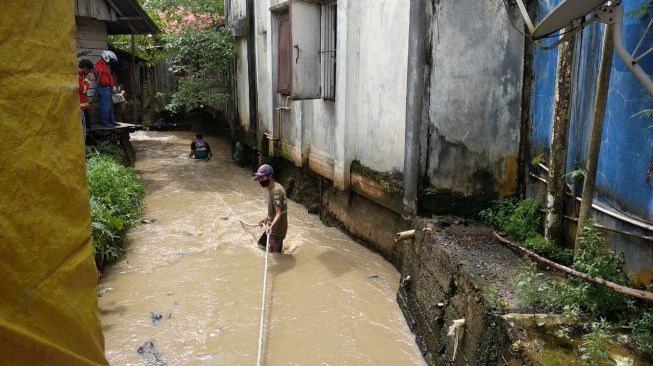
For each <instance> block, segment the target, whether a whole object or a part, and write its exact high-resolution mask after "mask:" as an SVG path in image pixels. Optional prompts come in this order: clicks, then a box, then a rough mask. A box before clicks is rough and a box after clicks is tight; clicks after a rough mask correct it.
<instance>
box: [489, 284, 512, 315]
mask: <svg viewBox="0 0 653 366" xmlns="http://www.w3.org/2000/svg"><path fill="white" fill-rule="evenodd" d="M487 300H488V302H489V303H490V306H492V313H494V314H497V315H501V314H505V313H506V311H507V310H508V302H507V301H506V300H505V299H503V298H501V295H499V292H498V291H497V289H496V288H494V287H490V288H489V289H488V290H487Z"/></svg>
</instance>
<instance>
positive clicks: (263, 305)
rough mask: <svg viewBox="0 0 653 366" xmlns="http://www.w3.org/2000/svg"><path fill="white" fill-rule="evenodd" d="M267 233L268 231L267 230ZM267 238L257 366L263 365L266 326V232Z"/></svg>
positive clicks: (268, 236)
mask: <svg viewBox="0 0 653 366" xmlns="http://www.w3.org/2000/svg"><path fill="white" fill-rule="evenodd" d="M266 231H267V230H266ZM265 236H266V237H267V238H266V242H265V268H264V269H263V291H262V292H263V294H262V296H261V325H260V327H259V333H258V354H257V356H256V366H261V365H262V364H263V358H262V355H263V353H262V352H263V328H264V324H265V299H266V297H267V296H266V295H267V289H268V257H269V255H268V253H269V251H270V235H269V234H268V233H267V232H266V234H265Z"/></svg>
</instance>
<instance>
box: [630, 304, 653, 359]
mask: <svg viewBox="0 0 653 366" xmlns="http://www.w3.org/2000/svg"><path fill="white" fill-rule="evenodd" d="M629 328H630V329H631V331H632V334H633V341H634V342H635V346H637V348H638V349H639V350H640V351H642V353H644V354H645V355H647V356H648V357H650V358H653V312H645V313H644V314H642V317H641V318H640V319H638V320H636V321H633V322H632V323H630V326H629Z"/></svg>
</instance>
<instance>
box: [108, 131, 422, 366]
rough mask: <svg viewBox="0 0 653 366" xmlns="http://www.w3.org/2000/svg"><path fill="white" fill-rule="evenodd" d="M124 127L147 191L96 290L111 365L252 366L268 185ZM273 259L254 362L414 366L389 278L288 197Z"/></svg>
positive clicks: (218, 155)
mask: <svg viewBox="0 0 653 366" xmlns="http://www.w3.org/2000/svg"><path fill="white" fill-rule="evenodd" d="M192 136H193V135H192V134H191V133H189V132H175V133H170V132H168V133H160V132H138V133H135V134H132V140H133V143H134V146H135V148H136V150H137V157H138V161H137V162H136V170H137V171H138V173H139V175H140V177H141V179H142V180H143V182H144V183H145V185H146V189H147V195H146V197H145V212H144V218H146V219H150V220H156V221H154V222H152V223H150V224H142V225H139V226H138V227H136V228H134V229H133V230H131V231H130V233H129V236H128V242H129V244H128V247H127V254H126V256H125V257H124V259H123V260H122V261H120V262H119V263H117V264H116V265H114V266H113V267H111V268H110V269H108V270H107V271H106V272H105V274H104V275H103V277H102V281H101V283H102V287H103V288H105V291H106V292H105V293H104V295H103V296H102V297H101V298H99V306H100V313H101V318H102V325H103V330H104V336H105V342H106V355H107V358H108V359H109V362H110V363H111V364H112V365H256V356H257V350H258V340H259V322H260V306H261V290H262V285H263V266H264V252H263V251H261V250H260V249H259V248H258V247H257V245H256V240H257V239H258V236H259V235H260V229H257V228H251V227H247V226H244V225H241V224H240V223H239V219H242V220H243V221H245V222H249V223H255V222H257V221H258V220H259V219H260V218H261V217H263V216H264V215H265V210H266V192H265V190H264V189H263V188H260V186H259V185H258V184H257V183H256V182H252V181H251V180H250V177H249V171H248V170H246V169H242V168H240V167H238V166H237V165H236V164H234V163H233V162H232V161H231V160H230V159H229V153H230V151H229V146H228V145H227V144H225V143H224V142H222V141H220V140H215V139H210V138H209V139H208V142H209V143H210V144H211V147H212V149H213V151H214V159H212V160H211V161H209V162H196V161H194V160H191V159H189V158H188V153H189V145H190V142H191V140H192ZM288 211H289V214H288V215H289V230H288V237H287V238H286V241H285V244H284V246H285V248H284V251H286V253H285V254H283V255H273V256H271V257H270V263H269V265H270V269H269V277H268V291H269V297H268V303H269V305H268V312H267V321H266V327H265V328H266V336H265V343H264V344H265V347H264V352H263V355H264V357H263V359H264V363H263V364H265V365H270V366H272V365H302V366H305V365H389V366H390V365H392V366H397V365H425V362H424V360H423V358H422V357H421V355H420V352H419V350H418V348H417V346H416V344H415V341H414V336H413V334H412V333H411V332H410V330H409V329H408V326H407V324H406V322H405V320H404V318H403V316H402V313H401V310H400V309H399V307H398V305H397V303H396V302H395V294H396V292H397V288H398V286H399V274H398V272H397V271H396V270H395V269H394V267H392V265H390V264H389V263H388V262H386V261H385V260H383V258H382V257H381V256H379V255H378V254H375V253H373V252H371V251H369V250H367V249H365V248H363V247H361V246H360V245H358V244H356V243H355V242H354V241H352V240H351V239H349V238H348V237H347V236H346V235H345V234H343V233H341V232H340V231H338V230H337V229H335V228H330V227H326V226H325V225H323V224H322V223H321V222H320V220H319V218H318V217H317V216H315V215H310V214H308V213H307V212H306V209H305V208H304V207H303V206H301V205H299V204H296V203H294V202H289V204H288Z"/></svg>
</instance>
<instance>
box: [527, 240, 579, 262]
mask: <svg viewBox="0 0 653 366" xmlns="http://www.w3.org/2000/svg"><path fill="white" fill-rule="evenodd" d="M524 247H526V248H528V249H530V250H532V251H534V252H536V253H537V254H540V255H542V256H544V257H546V258H549V259H551V260H553V261H554V262H557V263H560V264H564V265H566V266H568V265H571V264H572V262H573V258H574V253H573V251H572V250H571V249H566V248H562V247H560V246H557V245H555V244H554V243H553V242H551V241H550V240H546V239H545V238H544V237H543V236H542V235H535V236H534V237H531V238H528V239H526V240H525V241H524Z"/></svg>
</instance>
